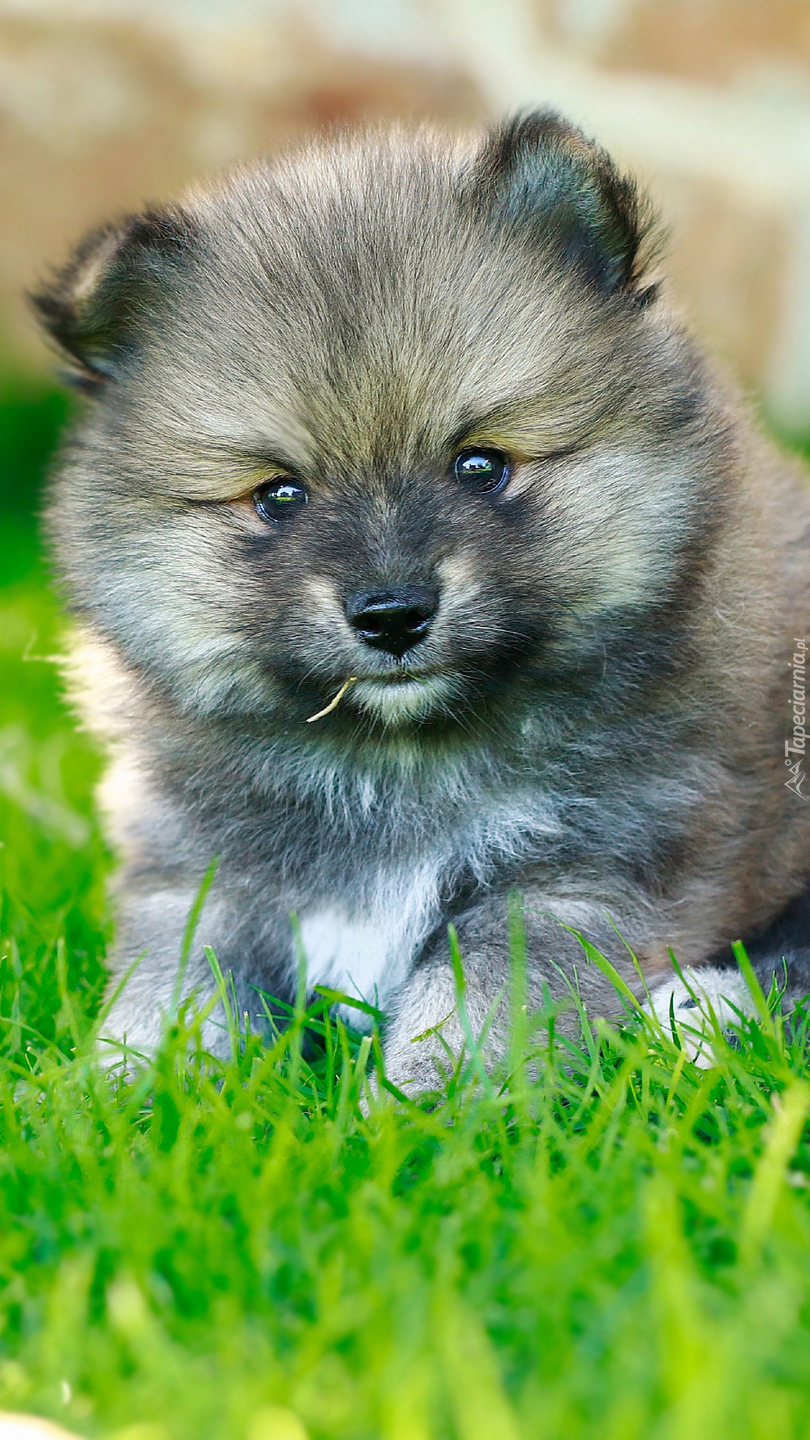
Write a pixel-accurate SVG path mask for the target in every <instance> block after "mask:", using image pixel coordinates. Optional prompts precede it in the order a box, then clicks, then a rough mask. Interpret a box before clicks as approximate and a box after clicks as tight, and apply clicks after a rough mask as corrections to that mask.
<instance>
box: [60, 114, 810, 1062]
mask: <svg viewBox="0 0 810 1440" xmlns="http://www.w3.org/2000/svg"><path fill="white" fill-rule="evenodd" d="M651 234H652V227H651V222H650V216H649V213H648V208H647V205H646V203H645V202H644V201H643V200H642V199H641V198H640V197H639V194H638V192H637V189H636V187H635V186H634V184H633V182H632V181H631V180H629V179H628V178H626V177H625V176H623V175H622V174H620V173H619V171H618V170H617V169H616V168H615V167H614V165H613V164H612V163H611V161H610V159H609V158H608V156H607V155H606V154H605V153H604V151H603V150H601V149H600V148H599V147H598V146H597V145H595V144H593V143H592V142H591V141H589V140H588V139H586V138H585V136H583V135H582V134H581V133H580V132H579V131H578V130H576V129H574V128H573V127H572V126H570V125H569V124H567V123H566V122H565V121H564V120H562V119H560V118H559V117H558V116H556V115H553V114H548V113H539V114H530V115H524V116H522V117H520V118H518V119H516V120H513V121H511V122H509V123H506V124H504V125H502V126H500V127H498V128H496V129H494V130H493V131H492V132H491V133H489V134H486V135H485V136H483V137H482V138H479V139H477V140H475V141H467V140H448V139H446V138H444V137H442V136H441V135H436V134H432V133H427V132H425V133H419V134H416V135H412V134H404V133H394V134H391V135H371V136H365V137H361V138H358V139H344V140H340V141H337V142H335V143H331V144H323V145H315V146H313V147H311V148H309V149H305V150H303V151H301V152H300V153H297V154H293V155H292V156H290V157H288V158H286V159H282V160H280V161H279V162H277V163H273V164H258V165H251V166H249V167H246V168H244V169H242V170H238V171H236V172H235V173H233V174H231V175H230V176H228V177H226V178H225V179H224V180H222V181H219V182H217V183H215V184H213V185H212V186H210V187H208V188H201V189H198V190H194V191H192V192H191V193H189V194H188V195H187V196H186V197H185V199H183V200H182V201H181V203H179V204H177V205H172V206H168V207H166V208H163V209H152V210H147V211H145V212H144V213H143V214H140V215H137V216H134V217H130V218H129V219H126V220H124V221H123V222H122V223H121V224H118V225H110V226H107V227H105V228H103V229H101V230H99V231H97V232H96V233H95V234H93V235H91V236H90V237H89V238H88V239H86V240H85V241H84V242H83V243H82V244H81V245H80V246H79V248H78V250H77V251H76V253H75V255H74V256H73V258H72V259H71V261H70V262H69V263H68V265H67V266H66V268H64V269H63V270H62V271H61V272H60V273H58V274H57V275H56V276H55V277H54V279H53V282H52V283H51V284H49V285H47V286H45V287H44V288H43V289H42V291H41V292H40V293H39V294H38V295H37V296H36V297H35V305H36V307H37V309H38V312H39V315H40V317H41V319H42V321H43V322H44V324H45V326H46V328H47V330H48V331H49V332H50V334H51V336H52V337H53V339H54V340H55V341H56V342H57V344H58V345H59V347H60V348H61V350H62V352H63V353H64V354H65V355H66V356H67V357H68V358H69V360H70V362H71V364H72V366H73V370H74V377H75V379H76V381H77V382H78V383H79V384H80V386H81V387H82V388H83V389H84V390H85V392H86V393H87V396H88V402H87V405H86V409H85V410H84V413H83V414H82V415H81V417H80V418H79V420H78V422H77V424H76V426H75V429H74V431H73V434H72V435H71V436H70V438H69V440H68V442H67V444H66V447H65V450H64V454H63V455H62V458H61V461H60V464H59V467H58V470H57V473H56V475H55V477H54V480H53V484H52V488H51V493H50V500H49V504H48V510H47V524H48V530H49V534H50V538H51V541H52V546H53V553H54V556H55V561H56V566H57V569H58V573H59V575H60V577H61V580H62V583H63V586H64V589H65V593H66V595H67V596H68V598H69V603H70V606H71V609H72V612H73V615H74V617H75V620H76V626H77V636H78V638H77V641H76V644H75V648H74V651H73V657H72V663H71V670H72V676H73V689H74V693H75V695H76V697H77V700H78V703H79V705H80V708H81V710H82V713H83V714H84V716H85V718H86V720H87V722H88V723H89V724H90V725H91V726H92V727H93V728H94V729H95V730H96V731H97V732H98V733H99V734H100V735H101V736H103V737H104V739H105V740H106V741H107V743H108V745H109V747H110V754H111V763H110V767H109V770H108V773H107V777H106V780H105V782H104V784H103V787H102V792H101V801H102V805H103V807H104V810H105V811H106V814H107V817H108V821H109V827H110V835H111V837H112V841H113V843H114V845H115V847H116V849H117V851H118V854H119V855H120V857H121V868H120V872H119V877H118V881H117V912H118V938H117V943H116V946H115V951H114V955H113V960H112V972H113V973H112V981H111V984H112V985H113V986H116V985H118V983H119V982H120V979H121V977H122V975H123V974H124V973H125V972H126V971H127V969H128V968H129V967H130V966H131V965H132V963H133V961H134V960H135V959H136V958H137V957H138V956H143V957H144V958H143V959H142V961H141V964H140V966H139V968H138V969H137V970H136V972H135V974H134V976H133V977H132V979H131V980H130V981H129V983H128V985H127V986H126V987H125V988H124V990H123V993H122V994H121V995H120V997H119V998H118V999H117V1001H116V1002H115V1004H114V1006H113V1008H112V1011H111V1014H110V1017H109V1022H108V1029H109V1037H110V1038H112V1039H114V1040H122V1039H124V1038H126V1041H127V1043H128V1045H129V1046H131V1047H134V1048H135V1049H136V1050H142V1051H146V1052H148V1051H149V1050H151V1049H152V1048H153V1047H154V1046H155V1044H156V1042H157V1041H158V1038H159V1036H160V1033H161V1026H162V1020H163V1016H164V1015H165V1013H166V1012H167V1011H168V1010H169V1008H170V1006H171V1003H172V994H173V988H174V986H175V977H176V973H177V966H178V957H179V954H180V951H181V941H182V936H183V932H184V927H185V925H186V921H187V917H188V915H189V911H190V909H191V906H192V904H193V902H194V899H195V895H196V894H197V892H198V889H199V887H200V883H201V880H202V877H203V876H204V875H205V873H206V870H207V868H208V867H209V865H210V863H211V860H212V857H214V856H216V857H218V868H217V871H216V878H215V880H214V883H213V885H212V887H211V889H210V892H209V893H208V896H207V899H206V902H205V905H204V908H203V911H202V915H201V918H200V922H199V925H198V927H197V932H196V939H195V942H194V948H193V951H192V953H191V956H190V959H189V964H188V969H187V972H186V975H185V984H186V987H187V988H194V987H198V988H199V990H200V992H201V993H202V994H203V995H205V994H209V993H210V992H211V990H212V982H211V977H210V971H209V969H208V967H207V964H206V961H205V959H204V957H203V953H202V946H203V944H208V945H210V946H213V947H214V949H215V950H216V953H217V955H218V957H219V961H220V964H221V965H222V967H223V970H225V971H227V970H231V971H232V973H233V977H234V982H235V986H236V992H237V995H238V1000H239V1005H240V1007H241V1008H242V1010H243V1011H244V1012H247V1013H248V1014H249V1015H250V1016H251V1017H252V1023H253V1024H254V1025H255V1024H256V1023H259V1020H257V1017H259V1019H260V1013H261V1005H260V1001H259V998H258V996H257V993H256V991H257V989H259V990H262V991H264V992H266V993H268V994H270V995H273V996H276V997H279V998H281V999H282V1000H287V1001H289V1000H290V999H291V998H292V996H293V994H294V990H295V977H296V965H297V961H296V947H295V943H294V936H293V930H292V928H291V915H296V916H297V917H298V920H299V922H300V933H301V938H302V941H303V949H304V951H305V954H306V961H307V983H308V985H309V986H310V987H314V986H316V985H319V984H321V985H325V986H329V987H331V988H333V989H336V990H340V991H343V992H345V993H348V994H350V995H354V996H358V997H362V998H363V999H365V1000H366V1001H369V1002H371V1003H373V1004H374V1005H377V1006H379V1007H380V1008H381V1009H382V1010H383V1011H384V1012H385V1015H386V1017H387V1024H386V1029H385V1058H386V1065H387V1068H388V1073H389V1075H390V1078H391V1079H392V1080H393V1081H394V1082H395V1083H396V1084H397V1085H398V1086H400V1087H402V1088H405V1089H406V1090H407V1089H408V1088H420V1087H425V1086H428V1087H429V1086H431V1085H433V1084H435V1080H436V1070H435V1065H434V1060H435V1057H436V1056H437V1055H438V1054H440V1053H441V1051H442V1043H441V1042H442V1039H443V1040H444V1041H446V1042H447V1043H448V1044H449V1045H450V1047H451V1048H452V1049H455V1050H458V1049H459V1048H460V1047H461V1044H462V1031H461V1028H460V1024H459V1020H458V1018H457V1016H456V1015H455V1013H454V1011H455V990H454V982H453V972H452V966H451V961H450V954H449V948H448V935H447V927H448V923H449V922H452V923H453V924H454V925H455V927H456V930H457V932H458V936H459V941H460V945H461V950H462V954H463V958H464V964H465V971H466V979H467V991H466V1004H467V1010H468V1014H469V1020H470V1023H471V1025H472V1027H473V1028H474V1029H480V1028H482V1027H484V1026H485V1025H486V1024H488V1026H489V1028H488V1032H487V1033H488V1039H487V1043H488V1046H489V1050H490V1053H491V1056H492V1057H493V1059H497V1057H498V1055H499V1054H500V1053H502V1052H503V1051H504V1049H505V1047H506V1045H507V1042H508V1034H507V1030H508V1025H507V1011H508V1007H507V1003H506V1001H505V1000H504V994H505V990H506V987H507V982H508V974H509V958H508V939H507V919H506V903H507V895H508V893H509V892H510V890H512V889H513V888H517V889H519V890H520V891H521V892H522V895H523V897H524V907H525V923H526V933H527V949H528V981H527V983H528V996H527V1003H528V1004H529V1005H530V1006H533V1005H536V1004H539V1003H540V999H541V995H542V994H546V995H548V994H549V992H550V994H551V996H552V997H554V998H557V999H561V998H564V997H565V995H566V993H567V987H568V986H569V985H570V984H571V982H573V981H574V979H575V978H576V975H577V974H578V984H579V987H580V990H581V993H582V997H583V999H584V1001H585V1003H586V1005H587V1007H588V1009H589V1011H590V1012H591V1013H592V1014H593V1013H597V1014H598V1013H603V1014H610V1013H614V1012H615V1010H616V1007H617V999H616V995H615V993H614V991H613V989H612V988H611V986H610V985H609V984H608V982H606V981H605V980H604V978H603V977H602V975H601V973H600V972H599V970H598V969H596V968H595V967H593V966H591V965H588V964H587V963H586V961H585V956H584V954H583V950H582V948H581V945H580V942H579V940H578V938H577V935H576V934H574V933H572V931H578V932H581V933H582V934H583V935H584V936H585V937H586V938H587V939H588V940H589V941H590V942H591V943H592V944H593V945H595V946H597V947H599V949H600V950H602V951H603V952H604V953H605V954H606V955H607V956H608V957H609V958H610V959H611V960H612V962H613V964H614V965H615V966H616V968H617V969H618V970H619V972H620V973H621V974H622V975H623V976H624V977H625V979H626V980H627V981H628V983H629V984H631V985H632V986H633V987H634V988H635V989H636V990H638V978H637V975H636V972H635V970H634V968H633V965H632V962H631V960H630V956H629V954H628V950H627V948H626V945H625V942H626V944H627V946H631V947H632V949H633V951H634V952H635V955H636V956H637V957H638V960H639V961H640V964H641V966H642V968H643V972H644V974H645V976H646V977H647V980H648V982H649V984H650V985H652V986H663V989H662V990H661V992H660V994H661V997H662V998H661V1000H660V1006H661V1010H662V1013H666V1008H667V1004H668V995H669V992H670V990H671V989H672V983H671V982H670V981H668V977H670V976H671V975H672V970H671V962H670V959H669V953H668V947H672V949H673V950H674V953H675V955H676V956H677V957H678V959H679V961H680V963H681V964H682V965H684V966H699V965H701V964H702V963H703V962H705V961H707V960H710V959H712V958H713V957H715V956H716V955H717V954H718V953H720V954H722V955H723V957H724V959H726V960H728V959H730V954H729V952H728V948H727V947H728V945H729V942H730V941H731V940H733V939H735V938H737V937H739V936H747V935H749V934H752V933H757V932H759V933H760V934H767V927H768V926H769V924H771V922H772V921H774V920H775V919H776V917H778V916H779V914H780V912H781V911H782V910H783V909H784V907H785V906H787V905H788V904H789V902H791V901H795V900H796V897H799V896H801V895H802V893H803V892H804V891H805V889H806V887H807V884H808V876H810V803H808V794H810V782H807V784H806V787H805V788H804V789H803V788H802V786H803V783H804V782H803V778H802V777H803V774H804V772H803V757H804V744H805V737H806V731H805V725H804V715H805V711H804V688H803V687H804V676H805V670H804V654H805V648H804V647H806V644H807V638H808V636H810V565H809V564H808V559H809V557H810V499H809V498H808V492H807V491H806V490H805V489H804V488H803V482H802V477H800V476H797V475H796V473H795V471H794V469H793V468H792V467H791V465H789V464H788V463H787V462H786V461H785V460H784V459H783V458H782V457H781V456H779V455H778V454H777V453H776V451H775V450H774V449H773V448H772V447H771V446H770V445H769V444H768V443H766V442H765V441H764V440H763V439H762V437H761V436H760V435H759V434H758V433H757V431H756V428H755V427H754V426H753V424H752V422H751V420H750V418H749V417H748V416H747V415H746V413H745V412H744V411H743V410H742V409H741V408H740V405H739V402H738V400H737V399H736V397H735V396H734V395H733V394H730V393H729V391H728V388H727V387H726V385H725V384H724V383H723V382H722V381H721V380H720V379H718V377H717V375H716V374H715V372H714V371H713V369H712V368H711V366H710V365H709V364H708V363H707V361H706V359H705V358H704V356H703V355H702V353H701V351H700V349H699V348H698V347H697V345H696V344H695V342H694V341H693V340H692V338H691V337H690V336H689V334H688V333H687V331H686V330H685V329H684V326H683V324H682V323H681V321H680V320H679V319H678V318H676V317H675V316H674V315H673V313H672V312H671V310H670V309H669V308H668V307H667V305H666V304H665V302H664V300H663V299H662V298H661V295H660V294H659V289H658V286H657V285H656V284H655V283H654V280H653V278H652V275H651V271H650V265H651V262H652V258H653V254H654V244H653V243H652V241H651ZM797 778H798V784H797V783H795V782H797ZM791 779H792V780H793V781H794V784H793V786H792V787H791V785H790V783H789V782H790V781H791ZM786 782H787V783H786ZM797 903H798V910H797V911H796V912H795V913H797V914H799V915H800V919H801V916H802V915H803V916H804V919H805V921H806V918H807V911H806V906H805V907H804V909H802V904H801V902H797ZM780 923H781V922H780ZM802 923H803V922H802ZM783 929H784V927H783ZM773 933H774V935H776V936H779V937H781V936H782V933H783V932H782V930H779V928H778V924H777V929H776V930H775V931H774V932H773ZM620 937H621V938H620ZM802 943H805V944H807V943H808V937H806V936H803V935H793V936H792V938H791V939H790V945H788V946H787V948H788V949H790V947H791V946H792V947H793V950H794V951H795V955H794V959H797V960H798V962H800V961H801V953H800V952H801V944H802ZM774 944H777V945H778V947H780V948H779V949H777V950H775V951H774V952H773V953H771V952H770V950H769V946H768V944H767V943H766V944H765V947H764V949H765V953H764V955H760V959H761V960H762V962H763V964H764V965H765V966H767V965H768V964H770V963H771V962H774V961H778V958H779V953H780V950H781V948H784V942H783V939H782V938H779V939H778V940H776V941H774ZM761 948H762V947H761ZM806 958H807V957H806V955H805V959H806ZM798 968H799V971H800V972H801V973H800V975H799V982H798V983H800V982H801V981H802V980H803V979H804V978H806V975H805V972H806V971H807V969H808V967H807V965H806V964H805V965H804V966H802V965H801V963H799V966H798ZM718 983H719V982H718ZM730 983H731V981H730ZM544 987H547V989H545V988H544ZM679 1003H681V1002H680V1000H679ZM686 1003H688V1002H686ZM436 1026H439V1027H442V1028H441V1030H440V1034H439V1035H434V1036H433V1037H431V1038H430V1039H428V1040H426V1041H422V1043H420V1044H413V1043H412V1042H413V1040H414V1037H416V1036H419V1035H423V1033H424V1032H425V1031H428V1030H431V1029H432V1028H433V1027H436ZM207 1035H208V1040H209V1043H210V1044H211V1045H212V1047H213V1048H215V1049H216V1048H219V1047H220V1046H221V1044H222V1031H221V1029H220V1028H218V1027H217V1026H216V1024H215V1020H214V1019H213V1018H212V1020H211V1021H210V1022H209V1024H208V1031H207Z"/></svg>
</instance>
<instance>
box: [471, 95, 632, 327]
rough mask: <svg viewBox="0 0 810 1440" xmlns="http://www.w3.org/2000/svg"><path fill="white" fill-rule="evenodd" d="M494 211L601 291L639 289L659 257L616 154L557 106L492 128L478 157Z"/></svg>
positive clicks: (483, 189)
mask: <svg viewBox="0 0 810 1440" xmlns="http://www.w3.org/2000/svg"><path fill="white" fill-rule="evenodd" d="M476 168H477V177H476V179H477V187H476V188H477V190H478V194H479V196H480V197H481V198H483V199H484V202H485V205H486V208H487V210H488V212H489V213H490V214H493V213H494V215H495V216H496V218H497V219H498V221H499V222H500V223H501V224H502V225H504V226H509V227H510V228H515V229H520V230H522V231H523V232H524V234H526V235H527V237H528V238H530V239H531V240H534V241H536V242H537V243H538V244H540V245H542V246H543V247H544V248H545V249H549V250H551V251H553V252H556V253H557V255H558V256H559V257H560V258H561V259H562V260H563V262H564V263H566V264H569V265H571V266H574V267H576V268H577V269H578V270H579V271H580V272H581V273H582V274H583V275H584V277H585V279H586V280H587V282H588V283H589V284H590V285H592V286H593V287H594V288H595V289H596V290H597V291H599V293H600V294H602V295H615V294H621V293H624V294H628V295H629V294H632V295H633V296H634V298H635V299H636V301H637V302H638V301H646V300H649V299H651V298H652V294H653V293H654V292H652V291H651V290H641V289H640V288H639V282H640V280H641V277H642V274H643V272H644V270H645V268H646V266H647V265H648V264H649V261H650V260H651V258H653V249H654V247H653V246H652V245H651V244H650V234H651V230H652V225H653V215H652V212H651V208H650V206H649V204H648V202H647V201H646V200H645V199H644V198H643V197H641V196H640V195H639V192H638V190H637V188H636V185H635V184H634V182H633V181H632V180H631V179H629V178H628V177H627V176H624V175H622V174H620V172H619V171H618V170H617V168H616V166H615V165H614V164H613V161H612V160H611V159H610V156H609V155H608V154H607V153H606V152H605V151H604V150H602V149H601V147H600V146H598V145H596V144H595V143H594V142H593V141H591V140H588V139H587V138H586V136H585V135H583V134H582V132H581V131H580V130H577V129H576V128H575V127H574V126H573V125H569V124H568V123H567V121H565V120H563V119H562V118H561V117H560V116H559V115H556V114H554V113H553V112H552V111H538V112H534V113H531V114H526V115H519V116H517V117H516V118H515V119H514V120H511V121H508V122H507V123H506V124H504V125H501V126H499V127H498V128H497V129H495V130H493V131H491V132H490V134H489V136H488V138H487V140H486V142H485V144H484V146H483V147H482V150H481V151H480V154H479V157H478V161H477V167H476Z"/></svg>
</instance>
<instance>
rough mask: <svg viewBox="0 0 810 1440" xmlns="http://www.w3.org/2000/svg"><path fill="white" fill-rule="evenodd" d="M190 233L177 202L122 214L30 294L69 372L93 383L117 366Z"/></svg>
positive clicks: (163, 291)
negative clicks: (136, 212) (139, 213)
mask: <svg viewBox="0 0 810 1440" xmlns="http://www.w3.org/2000/svg"><path fill="white" fill-rule="evenodd" d="M196 238H197V228H196V225H195V223H194V221H193V220H192V218H191V216H189V215H188V214H186V212H185V211H183V210H181V209H180V208H179V207H177V206H176V207H173V208H171V209H161V210H146V211H144V212H143V214H141V215H130V216H127V217H126V218H125V219H124V220H123V221H121V222H120V224H118V225H105V226H103V227H102V228H101V229H99V230H94V231H93V232H92V233H91V234H90V235H88V236H86V237H85V239H84V240H83V241H82V242H81V244H80V245H78V246H77V248H76V250H75V251H74V253H73V255H72V256H71V258H70V260H69V261H68V263H67V265H65V266H64V267H63V268H62V269H61V270H57V271H56V272H55V274H54V275H53V277H52V279H51V281H50V283H46V284H45V285H43V286H42V288H41V289H39V290H38V291H36V292H34V293H33V294H32V295H30V296H29V299H30V302H31V304H32V306H33V308H34V310H35V312H36V314H37V316H38V317H39V320H40V322H41V324H42V325H43V326H44V328H45V330H47V332H48V333H49V334H50V336H51V337H52V338H53V339H54V340H55V341H56V343H57V345H58V346H59V349H60V350H61V351H62V352H63V353H64V354H65V355H66V356H67V357H68V359H69V360H70V361H72V366H71V370H70V372H69V373H68V376H67V378H68V379H70V380H72V381H73V383H74V384H76V385H78V386H79V387H80V388H83V389H87V390H94V389H95V388H96V387H97V386H98V385H99V384H101V383H102V382H103V381H105V380H108V379H109V378H110V377H112V376H114V375H115V374H116V373H117V371H118V370H119V369H120V367H121V365H122V364H123V363H124V362H125V360H126V357H127V355H128V354H129V353H130V352H131V350H132V348H133V346H134V345H135V344H136V343H137V336H138V333H139V326H140V323H141V322H142V320H143V319H144V317H145V316H146V315H148V314H153V313H154V312H155V311H156V309H158V308H159V307H160V306H161V304H162V303H163V302H164V300H165V297H166V296H167V294H168V292H169V288H170V281H171V276H172V272H173V271H175V270H176V269H177V268H178V266H179V265H180V264H181V263H182V260H183V257H184V255H185V254H187V252H188V251H189V250H190V249H191V247H192V246H193V244H194V242H195V240H196Z"/></svg>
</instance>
